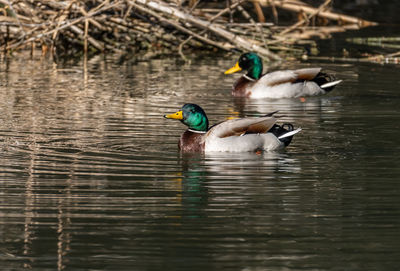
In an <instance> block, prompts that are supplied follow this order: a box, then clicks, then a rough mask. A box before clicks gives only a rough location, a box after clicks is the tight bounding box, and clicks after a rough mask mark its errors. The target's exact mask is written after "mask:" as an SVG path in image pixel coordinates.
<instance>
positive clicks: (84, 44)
mask: <svg viewBox="0 0 400 271" xmlns="http://www.w3.org/2000/svg"><path fill="white" fill-rule="evenodd" d="M88 31H89V20H88V19H86V20H85V35H84V43H83V52H84V53H85V55H86V54H87V50H88Z"/></svg>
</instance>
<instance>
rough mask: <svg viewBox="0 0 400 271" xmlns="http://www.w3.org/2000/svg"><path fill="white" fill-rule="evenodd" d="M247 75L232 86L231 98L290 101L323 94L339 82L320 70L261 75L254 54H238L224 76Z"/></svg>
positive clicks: (256, 57) (288, 71)
mask: <svg viewBox="0 0 400 271" xmlns="http://www.w3.org/2000/svg"><path fill="white" fill-rule="evenodd" d="M241 70H245V71H247V73H246V74H244V75H243V76H242V77H240V78H239V79H238V80H237V81H236V82H235V84H234V85H233V89H232V95H233V96H236V97H250V98H293V97H302V96H313V95H318V94H325V93H327V92H329V91H331V90H332V89H333V88H334V87H335V86H336V85H337V84H339V83H340V82H342V80H335V78H334V77H333V76H332V75H330V74H327V73H323V72H321V68H305V69H298V70H282V71H275V72H270V73H266V74H264V75H262V71H263V65H262V61H261V58H260V57H259V56H258V55H257V54H256V53H245V54H242V55H241V56H240V58H239V60H238V62H236V65H235V66H233V67H232V68H230V69H228V70H227V71H225V74H231V73H235V72H238V71H241Z"/></svg>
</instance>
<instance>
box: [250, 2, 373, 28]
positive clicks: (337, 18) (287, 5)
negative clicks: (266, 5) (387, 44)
mask: <svg viewBox="0 0 400 271" xmlns="http://www.w3.org/2000/svg"><path fill="white" fill-rule="evenodd" d="M253 1H258V2H260V3H261V4H263V1H262V0H253ZM270 2H273V3H274V4H275V5H276V6H277V7H281V8H283V9H287V10H290V11H295V12H304V13H307V14H312V13H313V12H314V11H315V10H316V9H315V8H312V7H309V6H303V5H299V4H292V3H289V2H287V1H282V0H270ZM318 16H320V17H324V18H327V19H330V20H335V21H342V22H346V23H351V24H358V25H359V26H363V27H364V26H372V25H377V23H375V22H371V21H367V20H362V19H359V18H356V17H352V16H347V15H342V14H337V13H333V12H330V11H325V12H321V13H319V14H318Z"/></svg>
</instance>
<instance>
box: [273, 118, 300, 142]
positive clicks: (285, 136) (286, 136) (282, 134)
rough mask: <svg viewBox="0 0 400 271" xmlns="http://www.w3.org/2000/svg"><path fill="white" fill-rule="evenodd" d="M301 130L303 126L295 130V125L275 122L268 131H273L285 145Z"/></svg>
mask: <svg viewBox="0 0 400 271" xmlns="http://www.w3.org/2000/svg"><path fill="white" fill-rule="evenodd" d="M300 131H301V128H297V129H296V130H294V128H293V125H292V124H290V123H285V124H283V125H282V126H279V125H277V124H275V125H274V126H273V127H272V128H271V129H270V130H269V131H268V132H271V133H273V134H274V135H275V136H276V137H277V138H278V139H279V140H280V141H281V142H282V143H284V144H285V146H288V145H289V144H290V142H291V141H292V138H293V136H294V135H295V134H297V133H298V132H300Z"/></svg>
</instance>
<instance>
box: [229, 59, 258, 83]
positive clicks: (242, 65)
mask: <svg viewBox="0 0 400 271" xmlns="http://www.w3.org/2000/svg"><path fill="white" fill-rule="evenodd" d="M241 70H245V71H247V74H246V75H247V76H248V77H250V78H252V79H254V80H258V79H259V78H260V77H261V75H262V71H263V65H262V60H261V58H260V57H259V56H258V55H257V54H256V53H252V52H251V53H244V54H242V55H241V56H240V58H239V60H238V62H236V64H235V66H233V67H232V68H230V69H229V70H227V71H225V74H231V73H235V72H238V71H241Z"/></svg>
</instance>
